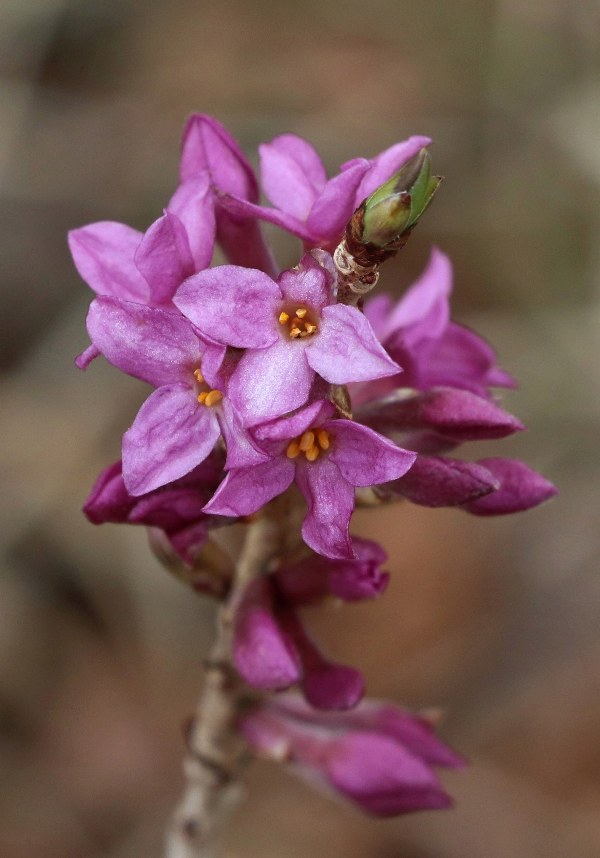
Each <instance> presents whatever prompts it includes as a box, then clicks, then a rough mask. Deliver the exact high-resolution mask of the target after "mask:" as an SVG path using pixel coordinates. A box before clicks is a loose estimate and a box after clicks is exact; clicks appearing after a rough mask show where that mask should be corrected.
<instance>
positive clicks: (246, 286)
mask: <svg viewBox="0 0 600 858" xmlns="http://www.w3.org/2000/svg"><path fill="white" fill-rule="evenodd" d="M334 278H335V275H334V272H333V268H332V263H331V257H330V256H329V255H328V254H326V253H324V252H322V251H315V252H313V253H306V254H305V255H304V257H303V258H302V261H301V262H300V264H299V266H298V267H297V268H294V269H292V270H290V271H284V272H283V274H281V276H280V277H279V279H278V280H277V282H275V281H274V280H272V279H271V278H270V277H268V276H267V275H266V274H264V273H263V272H261V271H257V270H254V269H247V268H240V267H237V266H232V265H222V266H219V267H217V268H212V269H210V270H208V271H202V272H200V273H199V274H196V275H195V276H194V277H190V278H189V279H188V280H187V281H186V282H185V283H184V284H183V285H182V286H181V288H180V289H179V290H178V292H177V295H176V296H175V299H174V303H175V305H176V306H177V307H178V308H179V309H180V310H181V312H182V313H183V315H184V316H186V317H187V318H188V319H190V321H191V322H193V324H194V326H195V327H196V328H197V330H198V331H199V332H200V333H201V334H202V335H203V336H204V337H206V338H208V339H210V340H214V341H216V342H218V343H221V344H223V345H227V346H233V347H235V348H238V349H239V348H241V349H246V352H245V354H244V355H243V357H242V358H241V360H240V363H239V365H238V367H237V369H236V371H235V373H234V375H233V377H232V380H231V385H230V396H231V401H232V403H233V404H234V407H235V408H236V410H237V412H238V414H239V415H240V418H241V420H242V422H243V423H244V425H246V426H253V425H256V424H258V423H262V422H264V421H265V420H270V419H272V418H274V417H279V416H281V415H282V414H285V413H286V412H288V411H292V410H293V409H295V408H299V407H300V406H302V405H304V403H305V402H306V401H307V399H308V396H309V393H310V389H311V386H312V384H313V381H314V379H315V375H316V374H318V375H319V376H321V377H322V378H324V379H325V380H326V381H328V382H330V383H331V384H346V383H347V382H350V381H368V380H370V379H374V378H381V377H383V376H388V375H395V374H396V373H398V372H399V371H400V367H399V366H398V365H397V364H396V363H394V361H392V360H391V358H389V357H388V355H387V354H386V352H385V351H384V349H383V348H382V347H381V345H380V344H379V342H378V341H377V338H376V337H375V334H374V333H373V331H372V329H371V326H370V325H369V323H368V321H367V320H366V318H365V317H364V315H363V314H362V313H361V312H360V311H359V310H357V309H356V308H354V307H347V306H345V305H344V304H337V303H335V295H334V291H333V286H334Z"/></svg>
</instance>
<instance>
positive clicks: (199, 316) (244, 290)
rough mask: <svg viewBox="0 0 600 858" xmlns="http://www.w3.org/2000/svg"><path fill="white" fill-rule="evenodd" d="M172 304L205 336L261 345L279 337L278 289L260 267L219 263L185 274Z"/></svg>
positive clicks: (233, 343)
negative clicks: (195, 272) (187, 275)
mask: <svg viewBox="0 0 600 858" xmlns="http://www.w3.org/2000/svg"><path fill="white" fill-rule="evenodd" d="M173 303H174V304H175V306H176V307H177V308H178V309H179V310H181V312H182V313H183V315H184V316H186V317H187V318H188V319H190V321H191V322H193V324H194V325H195V326H196V327H197V328H198V330H199V331H200V332H201V333H202V334H205V335H206V336H207V337H208V338H209V339H211V340H214V341H216V342H219V343H223V344H224V345H228V346H234V347H236V348H251V349H261V348H265V347H266V346H269V345H271V344H272V343H274V342H276V341H277V340H279V337H280V333H279V325H278V322H277V315H278V314H277V309H278V307H279V304H280V303H281V291H280V289H279V286H278V285H277V283H275V281H274V280H271V278H270V277H269V276H268V275H267V274H265V273H264V272H263V271H257V270H256V269H254V268H242V267H241V266H239V265H219V266H217V267H216V268H210V269H208V270H207V271H200V272H199V273H198V274H195V275H194V276H193V277H190V278H188V280H186V281H185V283H184V284H183V285H182V286H181V287H180V288H179V290H178V292H177V294H176V296H175V298H174V299H173Z"/></svg>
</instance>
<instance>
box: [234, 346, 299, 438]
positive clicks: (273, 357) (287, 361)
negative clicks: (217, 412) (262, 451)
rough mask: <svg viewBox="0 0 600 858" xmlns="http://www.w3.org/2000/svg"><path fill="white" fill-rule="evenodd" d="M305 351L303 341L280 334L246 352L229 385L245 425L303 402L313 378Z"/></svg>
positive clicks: (235, 405) (272, 416)
mask: <svg viewBox="0 0 600 858" xmlns="http://www.w3.org/2000/svg"><path fill="white" fill-rule="evenodd" d="M304 352H305V345H304V341H303V340H288V339H283V338H280V336H279V334H277V341H276V342H275V343H274V344H273V345H272V346H269V348H266V349H260V350H256V351H247V352H246V354H245V355H244V356H243V357H242V359H241V361H240V362H239V364H238V367H237V369H236V371H235V373H234V374H233V376H232V379H231V383H230V385H229V396H230V399H231V401H232V403H233V405H234V407H235V408H236V409H237V410H238V412H239V415H240V418H241V420H242V423H243V424H244V425H246V426H255V425H256V424H258V423H263V422H265V421H267V420H271V419H272V418H274V417H279V416H280V415H281V414H285V413H286V412H288V411H292V410H293V409H294V408H300V406H301V405H304V403H305V402H306V400H307V399H308V394H309V392H310V387H311V384H312V381H313V378H314V372H313V370H312V369H311V368H310V367H309V365H308V363H307V361H306V357H305V354H304Z"/></svg>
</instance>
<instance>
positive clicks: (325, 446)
mask: <svg viewBox="0 0 600 858" xmlns="http://www.w3.org/2000/svg"><path fill="white" fill-rule="evenodd" d="M317 440H318V442H319V447H320V448H321V450H329V444H330V442H329V435H328V433H327V430H326V429H319V430H318V431H317Z"/></svg>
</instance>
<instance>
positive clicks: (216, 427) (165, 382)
mask: <svg viewBox="0 0 600 858" xmlns="http://www.w3.org/2000/svg"><path fill="white" fill-rule="evenodd" d="M87 327H88V333H89V334H90V338H91V340H92V343H93V345H94V346H95V347H96V348H97V349H98V351H99V352H101V353H102V354H103V355H104V356H105V357H106V358H107V360H108V361H110V363H112V364H114V365H115V366H116V367H118V368H119V369H121V370H123V372H126V373H127V374H128V375H132V376H134V377H135V378H139V379H141V380H142V381H147V382H149V383H150V384H152V385H154V386H155V387H156V388H157V390H155V391H154V393H152V394H151V395H150V396H149V397H148V399H147V400H146V402H145V403H144V404H143V405H142V407H141V409H140V411H139V412H138V415H137V417H136V418H135V420H134V422H133V425H132V426H131V428H130V429H129V430H128V431H127V432H126V433H125V436H124V438H123V479H124V482H125V486H126V488H127V491H128V492H129V493H130V494H132V495H134V496H138V495H143V494H147V493H148V492H151V491H153V490H154V489H157V488H159V487H160V486H163V485H166V484H167V483H172V482H173V481H174V480H177V479H179V478H180V477H183V476H184V475H185V474H187V473H189V472H190V471H191V470H192V469H193V468H195V467H196V466H197V465H199V464H200V463H201V462H202V461H204V459H206V457H207V456H208V455H209V453H210V452H211V451H212V449H213V447H214V446H215V444H216V442H217V440H218V438H219V437H220V435H221V431H223V433H224V435H225V436H226V439H227V463H228V466H230V467H243V466H246V465H249V464H251V463H257V462H262V461H265V460H266V459H267V456H266V455H265V454H264V453H261V452H260V451H259V450H258V449H257V448H256V446H255V445H254V444H253V443H252V442H251V440H250V438H249V437H248V435H247V433H246V432H245V431H244V430H243V429H242V428H241V426H240V425H239V422H238V420H237V417H236V415H235V412H234V411H233V410H232V409H231V407H230V405H229V402H228V398H227V391H226V388H227V383H228V381H227V375H228V372H227V366H228V363H227V361H224V352H225V349H224V347H222V346H218V345H215V344H207V343H205V342H203V341H202V340H200V339H199V338H198V337H197V336H196V334H195V332H194V329H193V327H192V325H191V324H190V322H188V320H187V319H185V318H184V317H183V316H180V315H179V314H176V313H172V312H169V311H166V310H162V309H158V308H153V307H145V306H143V305H141V304H134V303H132V302H129V301H119V300H118V299H117V298H108V297H98V298H96V300H95V301H94V302H93V303H92V305H91V307H90V311H89V313H88V318H87Z"/></svg>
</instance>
